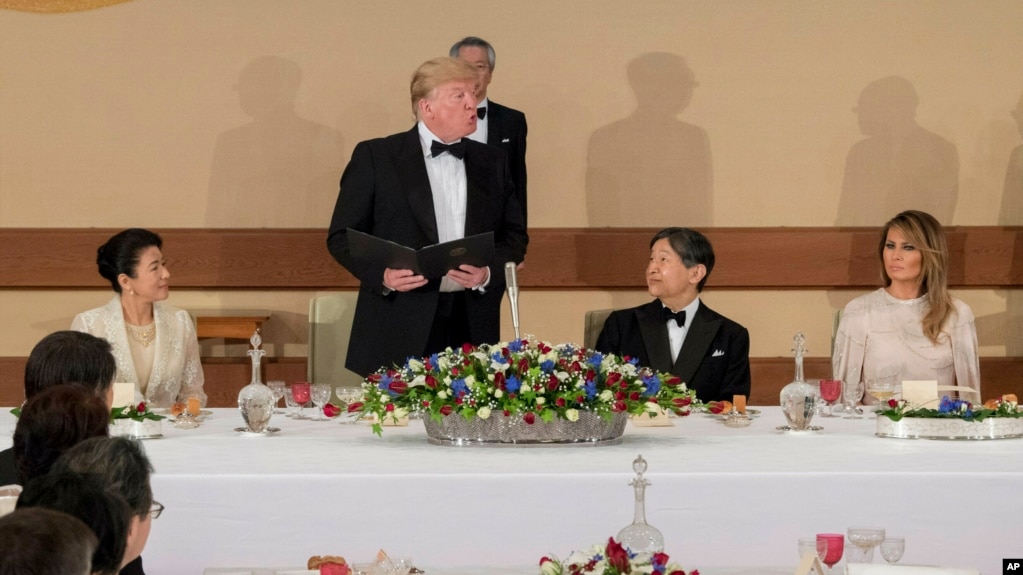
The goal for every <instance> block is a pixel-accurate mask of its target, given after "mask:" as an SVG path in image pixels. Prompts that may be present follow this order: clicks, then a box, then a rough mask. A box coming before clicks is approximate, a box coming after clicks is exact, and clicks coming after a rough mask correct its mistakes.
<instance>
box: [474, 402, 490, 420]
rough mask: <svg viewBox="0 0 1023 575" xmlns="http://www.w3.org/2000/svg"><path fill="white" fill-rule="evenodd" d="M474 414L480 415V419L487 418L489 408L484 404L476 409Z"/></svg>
mask: <svg viewBox="0 0 1023 575" xmlns="http://www.w3.org/2000/svg"><path fill="white" fill-rule="evenodd" d="M476 415H478V416H480V419H487V418H488V417H490V408H489V407H487V406H485V405H484V406H483V407H481V408H479V409H478V410H476Z"/></svg>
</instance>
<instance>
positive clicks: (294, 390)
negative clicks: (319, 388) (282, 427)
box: [291, 381, 311, 419]
mask: <svg viewBox="0 0 1023 575" xmlns="http://www.w3.org/2000/svg"><path fill="white" fill-rule="evenodd" d="M310 393H311V389H310V387H309V384H308V383H306V382H304V381H303V382H299V383H293V384H291V396H292V398H294V400H295V405H297V406H298V412H297V413H295V415H294V416H293V417H294V418H295V419H309V416H307V415H305V414H304V413H303V410H304V409H305V404H307V403H309V395H310Z"/></svg>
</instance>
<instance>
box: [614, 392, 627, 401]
mask: <svg viewBox="0 0 1023 575" xmlns="http://www.w3.org/2000/svg"><path fill="white" fill-rule="evenodd" d="M615 399H617V400H618V401H621V400H623V399H625V392H624V391H616V392H615Z"/></svg>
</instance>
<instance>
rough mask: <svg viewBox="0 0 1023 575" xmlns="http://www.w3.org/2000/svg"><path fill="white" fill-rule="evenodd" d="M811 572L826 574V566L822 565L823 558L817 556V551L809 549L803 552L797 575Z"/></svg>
mask: <svg viewBox="0 0 1023 575" xmlns="http://www.w3.org/2000/svg"><path fill="white" fill-rule="evenodd" d="M810 573H816V575H824V566H823V565H821V560H820V559H819V558H817V554H816V553H812V552H809V551H808V552H806V553H804V554H803V559H802V560H800V561H799V565H798V566H797V567H796V572H795V575H809V574H810Z"/></svg>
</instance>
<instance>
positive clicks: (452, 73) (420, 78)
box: [409, 57, 479, 118]
mask: <svg viewBox="0 0 1023 575" xmlns="http://www.w3.org/2000/svg"><path fill="white" fill-rule="evenodd" d="M463 80H468V81H470V82H473V83H475V82H478V81H479V77H477V76H476V69H475V68H473V66H472V64H469V63H468V62H465V61H462V60H457V59H455V58H448V57H444V58H434V59H433V60H427V61H426V62H423V64H422V65H421V66H419V68H418V69H417V70H416V71H415V73H414V74H412V82H411V84H410V86H409V92H410V94H411V96H412V113H413V114H414V115H415V116H416V118H418V117H419V101H420V100H423V99H427V98H430V97H431V96H433V91H434V90H435V89H437V87H438V86H441V85H443V84H447V83H448V82H454V81H463Z"/></svg>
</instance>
